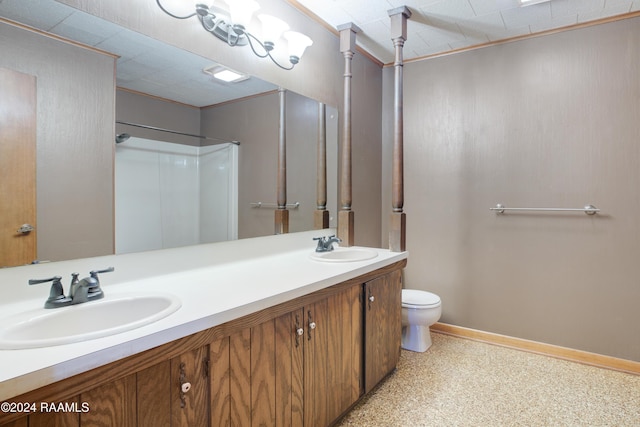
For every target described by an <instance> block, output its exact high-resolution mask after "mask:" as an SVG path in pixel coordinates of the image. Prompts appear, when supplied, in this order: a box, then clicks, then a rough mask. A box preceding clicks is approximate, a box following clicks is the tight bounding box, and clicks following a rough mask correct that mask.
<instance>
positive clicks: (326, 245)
mask: <svg viewBox="0 0 640 427" xmlns="http://www.w3.org/2000/svg"><path fill="white" fill-rule="evenodd" d="M313 240H317V241H318V246H316V252H330V251H332V250H333V244H334V243H340V242H342V240H340V239H339V238H338V237H336V236H335V235H333V236H321V237H314V238H313Z"/></svg>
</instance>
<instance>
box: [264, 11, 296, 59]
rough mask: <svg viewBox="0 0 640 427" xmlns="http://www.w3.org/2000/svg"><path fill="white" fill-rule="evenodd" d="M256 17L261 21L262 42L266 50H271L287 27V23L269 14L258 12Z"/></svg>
mask: <svg viewBox="0 0 640 427" xmlns="http://www.w3.org/2000/svg"><path fill="white" fill-rule="evenodd" d="M258 19H259V20H260V22H262V40H263V44H264V46H265V48H266V49H267V50H271V49H273V47H274V45H275V43H276V41H277V40H278V39H279V38H280V36H281V35H282V33H283V32H285V31H287V30H288V29H289V24H287V23H286V22H284V21H283V20H282V19H278V18H276V17H274V16H271V15H264V14H260V15H258Z"/></svg>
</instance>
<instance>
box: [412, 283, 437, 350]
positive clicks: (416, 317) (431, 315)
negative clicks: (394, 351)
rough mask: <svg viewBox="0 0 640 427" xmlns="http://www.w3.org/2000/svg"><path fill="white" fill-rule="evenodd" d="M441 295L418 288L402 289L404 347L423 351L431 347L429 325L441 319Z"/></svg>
mask: <svg viewBox="0 0 640 427" xmlns="http://www.w3.org/2000/svg"><path fill="white" fill-rule="evenodd" d="M441 314H442V304H441V302H440V297H439V296H438V295H436V294H432V293H431V292H426V291H420V290H417V289H403V290H402V348H404V349H405V350H411V351H418V352H423V351H427V349H428V348H429V347H431V332H430V331H429V326H431V325H433V324H434V323H436V322H437V321H438V320H439V319H440V315H441Z"/></svg>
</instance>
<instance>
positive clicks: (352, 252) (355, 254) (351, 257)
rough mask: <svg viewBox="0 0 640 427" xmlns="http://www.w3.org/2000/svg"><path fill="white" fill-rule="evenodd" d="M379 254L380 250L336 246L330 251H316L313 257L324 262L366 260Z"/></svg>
mask: <svg viewBox="0 0 640 427" xmlns="http://www.w3.org/2000/svg"><path fill="white" fill-rule="evenodd" d="M377 256H378V252H376V251H374V250H372V249H366V248H336V249H334V250H332V251H329V252H314V253H312V254H311V259H313V260H315V261H322V262H355V261H366V260H368V259H372V258H375V257H377Z"/></svg>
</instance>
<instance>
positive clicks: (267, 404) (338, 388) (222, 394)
mask: <svg viewBox="0 0 640 427" xmlns="http://www.w3.org/2000/svg"><path fill="white" fill-rule="evenodd" d="M361 342H362V308H361V285H360V284H353V285H351V286H350V287H348V288H347V289H345V290H343V291H341V292H338V293H336V294H333V295H331V296H328V297H326V298H323V299H321V300H320V301H316V302H314V303H310V304H307V305H305V306H303V307H302V308H299V309H296V310H294V311H291V312H289V313H285V314H283V315H281V316H278V317H276V318H274V319H270V320H268V321H265V322H263V323H261V324H259V325H256V326H253V327H251V328H247V329H244V330H242V331H239V332H237V333H235V334H233V335H231V336H229V337H224V338H221V339H219V340H216V341H215V342H213V343H211V344H210V346H209V347H210V364H211V408H212V410H211V418H212V422H217V423H218V424H219V425H240V426H261V425H266V426H302V425H306V426H323V425H329V424H330V423H331V422H332V421H333V420H335V419H336V418H338V417H339V416H340V415H341V414H343V413H344V412H345V411H346V410H347V409H349V407H350V406H351V405H352V404H353V403H355V402H356V401H357V400H358V398H359V397H360V395H361V390H360V388H361V387H360V381H361V378H362V356H361V355H362V346H361Z"/></svg>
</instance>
